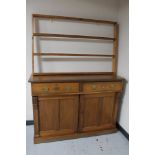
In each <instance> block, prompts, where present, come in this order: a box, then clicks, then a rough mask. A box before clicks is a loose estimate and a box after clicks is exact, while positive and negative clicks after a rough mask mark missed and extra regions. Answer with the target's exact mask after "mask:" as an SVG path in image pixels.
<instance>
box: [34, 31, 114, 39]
mask: <svg viewBox="0 0 155 155" xmlns="http://www.w3.org/2000/svg"><path fill="white" fill-rule="evenodd" d="M33 36H40V37H54V38H75V39H94V40H111V41H114V40H115V38H110V37H99V36H83V35H68V34H51V33H33Z"/></svg>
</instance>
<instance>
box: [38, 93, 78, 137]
mask: <svg viewBox="0 0 155 155" xmlns="http://www.w3.org/2000/svg"><path fill="white" fill-rule="evenodd" d="M78 98H79V97H78V96H64V97H63V96H62V97H61V96H57V97H39V119H40V135H41V136H48V135H53V136H54V135H64V134H70V133H74V132H75V131H76V130H77V120H78Z"/></svg>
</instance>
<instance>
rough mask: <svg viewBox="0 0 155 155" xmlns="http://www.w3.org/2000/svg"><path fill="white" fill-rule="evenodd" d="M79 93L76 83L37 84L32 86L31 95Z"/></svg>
mask: <svg viewBox="0 0 155 155" xmlns="http://www.w3.org/2000/svg"><path fill="white" fill-rule="evenodd" d="M76 92H79V84H78V83H37V84H32V95H33V96H34V95H44V94H51V93H76Z"/></svg>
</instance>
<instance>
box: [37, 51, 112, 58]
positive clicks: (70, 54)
mask: <svg viewBox="0 0 155 155" xmlns="http://www.w3.org/2000/svg"><path fill="white" fill-rule="evenodd" d="M34 56H92V57H114V55H104V54H72V53H39V52H38V53H34Z"/></svg>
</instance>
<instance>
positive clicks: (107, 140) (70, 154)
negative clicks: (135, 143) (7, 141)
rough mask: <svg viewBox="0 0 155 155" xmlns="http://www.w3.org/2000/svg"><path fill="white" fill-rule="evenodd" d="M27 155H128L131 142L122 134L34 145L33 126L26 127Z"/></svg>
mask: <svg viewBox="0 0 155 155" xmlns="http://www.w3.org/2000/svg"><path fill="white" fill-rule="evenodd" d="M26 132H27V134H26V136H27V137H26V139H27V140H26V150H27V155H128V154H129V142H128V140H127V139H126V138H125V137H124V136H123V135H122V133H121V132H119V131H118V132H117V133H114V134H107V135H101V136H94V137H87V138H79V139H73V140H65V141H57V142H50V143H42V144H33V125H30V126H27V127H26Z"/></svg>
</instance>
